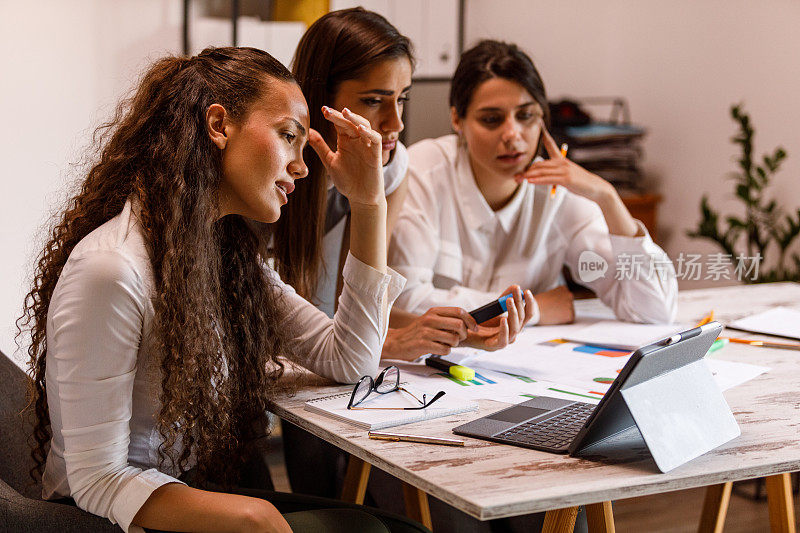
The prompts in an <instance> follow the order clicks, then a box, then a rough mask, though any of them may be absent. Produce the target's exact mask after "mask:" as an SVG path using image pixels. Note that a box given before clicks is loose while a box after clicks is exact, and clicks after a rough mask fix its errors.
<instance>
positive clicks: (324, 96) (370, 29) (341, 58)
mask: <svg viewBox="0 0 800 533" xmlns="http://www.w3.org/2000/svg"><path fill="white" fill-rule="evenodd" d="M400 57H406V58H408V59H409V61H411V62H412V64H413V60H414V56H413V53H412V48H411V41H409V40H408V38H407V37H404V36H403V35H401V34H400V32H399V31H397V28H395V27H394V26H392V25H391V24H390V23H389V21H387V20H386V19H385V18H383V17H382V16H380V15H379V14H377V13H374V12H372V11H367V10H365V9H363V8H361V7H357V8H353V9H342V10H339V11H332V12H330V13H328V14H326V15H324V16H323V17H321V18H320V19H319V20H317V21H316V22H314V24H312V25H311V27H310V28H308V31H306V33H305V35H303V38H302V39H301V40H300V44H299V45H298V46H297V51H296V52H295V55H294V60H293V61H292V74H293V75H294V78H295V79H296V80H297V83H298V84H299V85H300V88H301V89H302V91H303V94H304V95H305V97H306V101H307V102H308V109H309V113H310V117H311V127H312V128H314V129H315V130H317V131H318V132H320V133H321V134H322V136H323V137H324V138H325V140H326V141H327V142H328V144H329V145H330V146H334V145H335V142H336V139H335V135H334V130H333V128H331V127H329V124H328V122H327V121H326V120H325V119H324V117H323V116H322V111H321V107H322V106H323V105H331V104H332V102H333V99H334V97H335V95H336V92H337V91H338V90H339V85H340V84H341V83H342V82H343V81H347V80H355V79H359V78H360V77H362V76H364V75H365V74H366V73H367V71H368V70H369V69H371V68H372V67H373V66H375V65H376V64H378V63H380V62H382V61H385V60H387V59H396V58H400ZM303 158H304V159H305V161H306V164H307V165H308V177H307V178H306V179H304V180H299V181H297V182H296V189H295V191H294V192H293V193H292V200H291V202H289V203H288V204H286V205H285V206H284V207H283V212H282V214H281V217H280V219H279V220H278V222H276V223H275V224H274V225H273V228H272V232H273V238H274V240H273V245H274V246H273V257H274V259H275V268H276V270H277V271H278V273H279V274H280V276H281V278H282V279H283V280H284V281H286V282H287V283H289V284H290V285H292V286H293V287H294V288H295V290H297V292H298V294H300V295H301V296H303V297H304V298H306V299H308V300H311V298H312V297H313V296H314V293H315V292H316V285H317V279H318V277H319V272H320V266H321V264H322V237H323V236H324V235H323V234H324V228H325V204H326V199H327V181H326V178H325V169H324V167H323V166H322V162H321V161H320V159H319V157H317V154H316V153H315V152H314V151H313V150H312V149H311V148H310V147H307V148H306V150H305V152H304V154H303ZM314 303H316V302H314Z"/></svg>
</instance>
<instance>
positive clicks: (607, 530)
mask: <svg viewBox="0 0 800 533" xmlns="http://www.w3.org/2000/svg"><path fill="white" fill-rule="evenodd" d="M586 522H587V523H588V524H589V533H614V531H615V529H614V511H613V510H612V509H611V502H601V503H593V504H591V505H587V506H586Z"/></svg>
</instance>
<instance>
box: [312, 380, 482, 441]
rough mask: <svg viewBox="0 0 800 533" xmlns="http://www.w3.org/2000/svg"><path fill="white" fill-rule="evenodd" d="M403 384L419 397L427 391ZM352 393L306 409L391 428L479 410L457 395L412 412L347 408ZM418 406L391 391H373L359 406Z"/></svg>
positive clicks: (365, 425)
mask: <svg viewBox="0 0 800 533" xmlns="http://www.w3.org/2000/svg"><path fill="white" fill-rule="evenodd" d="M403 387H405V388H407V389H409V390H411V391H412V392H413V393H414V394H415V395H417V394H418V395H419V397H420V398H422V394H423V393H425V392H427V391H418V390H416V389H414V388H412V387H410V386H409V385H408V384H407V383H404V384H403ZM435 393H436V391H433V392H432V393H428V394H429V395H430V394H435ZM350 394H351V392H350V391H348V392H343V393H341V394H333V395H331V396H323V397H322V398H316V399H314V400H309V401H307V402H306V403H305V409H306V411H311V412H313V413H319V414H322V415H325V416H330V417H332V418H335V419H337V420H341V421H343V422H349V423H351V424H353V425H356V426H358V427H360V428H364V429H368V430H373V429H383V428H390V427H393V426H400V425H402V424H411V423H413V422H422V421H424V420H432V419H434V418H441V417H443V416H449V415H455V414H458V413H465V412H467V411H477V410H478V404H477V403H475V402H473V401H471V400H465V399H463V398H458V397H456V396H454V395H451V394H445V395H444V396H442V397H441V398H439V399H438V400H436V402H435V403H434V404H433V405H431V406H430V407H426V408H425V409H417V410H413V411H402V410H397V411H394V410H378V411H370V410H354V409H348V408H347V403H348V402H349V401H350ZM418 405H419V403H418V402H416V401H415V400H414V399H413V398H411V397H410V396H409V395H408V394H405V393H403V392H399V391H395V392H390V393H389V394H372V395H371V396H370V397H369V398H367V400H366V401H364V402H363V403H361V404H360V406H363V407H416V406H418Z"/></svg>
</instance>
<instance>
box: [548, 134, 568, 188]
mask: <svg viewBox="0 0 800 533" xmlns="http://www.w3.org/2000/svg"><path fill="white" fill-rule="evenodd" d="M567 150H569V145H568V144H567V143H563V144H562V145H561V157H567ZM555 195H556V185H553V186H552V187H550V198H552V197H553V196H555Z"/></svg>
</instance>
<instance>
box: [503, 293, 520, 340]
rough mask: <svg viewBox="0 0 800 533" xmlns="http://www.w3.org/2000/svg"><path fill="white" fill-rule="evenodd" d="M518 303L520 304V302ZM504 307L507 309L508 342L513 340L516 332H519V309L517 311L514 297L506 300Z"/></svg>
mask: <svg viewBox="0 0 800 533" xmlns="http://www.w3.org/2000/svg"><path fill="white" fill-rule="evenodd" d="M520 305H522V304H521V303H520ZM506 307H507V309H508V319H507V321H506V322H507V324H508V342H514V340H515V339H516V338H517V333H519V329H520V324H519V311H517V303H516V298H514V299H510V298H509V300H508V301H507V302H506Z"/></svg>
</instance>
